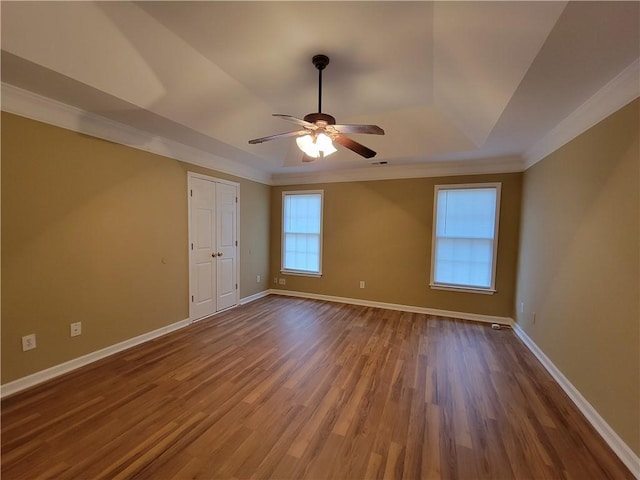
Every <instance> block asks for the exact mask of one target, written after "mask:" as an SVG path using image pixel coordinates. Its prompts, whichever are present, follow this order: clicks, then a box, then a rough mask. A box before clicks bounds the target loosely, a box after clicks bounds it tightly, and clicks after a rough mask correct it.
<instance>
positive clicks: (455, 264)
mask: <svg viewBox="0 0 640 480" xmlns="http://www.w3.org/2000/svg"><path fill="white" fill-rule="evenodd" d="M499 194H500V185H499V184H491V185H483V186H436V198H435V201H436V206H435V214H436V215H435V228H434V252H433V262H432V282H431V283H432V285H434V286H451V287H463V288H464V287H466V288H473V289H486V290H491V291H493V290H494V288H495V255H496V239H497V234H498V208H499V198H500V197H499Z"/></svg>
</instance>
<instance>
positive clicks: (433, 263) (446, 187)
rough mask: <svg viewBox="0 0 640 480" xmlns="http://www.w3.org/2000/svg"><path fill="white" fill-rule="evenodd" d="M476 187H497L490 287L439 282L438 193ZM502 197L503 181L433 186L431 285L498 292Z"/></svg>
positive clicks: (479, 291) (441, 288)
mask: <svg viewBox="0 0 640 480" xmlns="http://www.w3.org/2000/svg"><path fill="white" fill-rule="evenodd" d="M474 189H495V191H496V205H495V211H494V217H495V219H494V224H493V239H492V244H493V245H492V246H493V252H492V259H491V263H492V265H491V285H490V286H489V287H488V288H483V287H476V286H472V285H452V284H447V283H438V282H436V281H435V279H434V274H435V268H436V261H435V260H436V258H435V257H436V231H437V228H436V223H437V221H438V193H439V192H440V190H474ZM501 197H502V183H501V182H489V183H464V184H458V185H456V184H447V185H434V187H433V224H432V225H431V277H430V281H429V286H430V287H431V288H432V289H437V290H452V291H458V292H467V293H482V294H485V295H486V294H489V295H493V294H494V293H495V292H496V265H497V264H498V233H499V226H500V199H501Z"/></svg>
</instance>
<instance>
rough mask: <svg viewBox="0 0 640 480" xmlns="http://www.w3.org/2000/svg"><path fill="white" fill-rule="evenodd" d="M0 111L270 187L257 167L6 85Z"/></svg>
mask: <svg viewBox="0 0 640 480" xmlns="http://www.w3.org/2000/svg"><path fill="white" fill-rule="evenodd" d="M2 110H4V111H5V112H9V113H13V114H16V115H20V116H22V117H27V118H30V119H32V120H37V121H39V122H44V123H48V124H50V125H55V126H57V127H61V128H66V129H67V130H72V131H74V132H80V133H84V134H86V135H91V136H93V137H98V138H104V139H106V140H110V141H112V142H116V143H119V144H122V145H126V146H129V147H132V148H136V149H138V150H144V151H146V152H151V153H155V154H157V155H162V156H163V157H168V158H173V159H175V160H180V161H183V162H187V163H191V164H193V165H199V166H201V167H205V168H210V169H212V170H216V171H218V172H222V173H227V174H229V175H235V176H237V177H240V178H246V179H248V180H253V181H255V182H260V183H264V184H266V185H270V184H271V175H270V174H269V173H267V172H263V171H261V170H258V169H257V168H253V167H250V166H248V165H243V164H240V163H238V162H234V161H232V160H228V159H226V158H222V157H219V156H217V155H213V154H211V153H208V152H205V151H203V150H200V149H197V148H194V147H191V146H189V145H185V144H183V143H180V142H176V141H175V140H170V139H168V138H164V137H160V136H157V135H153V134H150V133H146V132H144V131H142V130H139V129H136V128H133V127H130V126H128V125H125V124H123V123H119V122H115V121H113V120H109V119H108V118H105V117H102V116H100V115H96V114H95V113H91V112H86V111H84V110H81V109H79V108H76V107H72V106H71V105H67V104H65V103H62V102H58V101H56V100H53V99H50V98H47V97H44V96H42V95H38V94H36V93H33V92H29V91H27V90H23V89H21V88H18V87H15V86H13V85H10V84H8V83H2Z"/></svg>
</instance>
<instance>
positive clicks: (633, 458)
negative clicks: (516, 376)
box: [513, 323, 640, 478]
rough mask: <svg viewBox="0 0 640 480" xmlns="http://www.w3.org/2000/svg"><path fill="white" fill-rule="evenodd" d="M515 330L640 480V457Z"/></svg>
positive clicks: (520, 332)
mask: <svg viewBox="0 0 640 480" xmlns="http://www.w3.org/2000/svg"><path fill="white" fill-rule="evenodd" d="M513 330H514V332H515V333H516V335H517V336H518V337H519V338H520V340H522V343H524V344H525V345H526V346H527V347H528V348H529V350H531V352H532V353H533V354H534V355H535V356H536V358H537V359H538V360H540V363H542V365H543V366H544V368H546V369H547V371H548V372H549V373H550V374H551V376H552V377H553V378H554V380H555V381H556V382H558V385H560V387H561V388H562V389H563V390H564V392H565V393H566V394H567V395H568V396H569V398H570V399H571V400H572V401H573V403H575V404H576V406H577V407H578V409H579V410H580V411H581V412H582V414H583V415H584V416H585V417H586V418H587V420H588V421H589V423H591V425H593V428H595V429H596V430H597V431H598V433H599V434H600V436H601V437H602V438H603V439H604V441H605V442H607V444H608V445H609V447H611V450H613V451H614V453H615V454H616V455H617V456H618V457H619V458H620V460H622V462H623V463H624V464H625V465H626V466H627V468H628V469H629V470H630V471H631V473H632V474H633V475H635V477H636V478H640V457H638V455H636V454H635V453H634V452H633V451H632V450H631V448H629V446H628V445H627V444H626V443H625V442H624V441H623V440H622V439H621V438H620V437H619V436H618V434H617V433H616V432H615V431H614V430H613V429H612V428H611V427H610V426H609V424H608V423H607V422H606V421H605V420H604V418H602V417H601V416H600V414H599V413H598V412H597V411H596V409H595V408H593V406H592V405H591V404H590V403H589V402H588V401H587V399H586V398H584V397H583V396H582V394H581V393H580V392H579V391H578V389H577V388H576V387H575V386H574V385H573V384H572V383H571V382H570V381H569V380H568V379H567V377H565V376H564V374H563V373H562V372H561V371H560V370H559V369H558V367H556V366H555V365H554V363H553V362H552V361H551V360H550V359H549V357H547V356H546V355H545V354H544V352H543V351H542V350H540V347H538V345H536V344H535V342H534V341H533V340H531V338H530V337H529V336H528V335H527V334H526V333H525V331H524V330H523V329H522V327H520V325H518V324H517V323H516V324H514V326H513Z"/></svg>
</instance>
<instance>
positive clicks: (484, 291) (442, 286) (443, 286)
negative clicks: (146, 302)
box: [429, 283, 497, 295]
mask: <svg viewBox="0 0 640 480" xmlns="http://www.w3.org/2000/svg"><path fill="white" fill-rule="evenodd" d="M429 287H431V288H432V289H433V290H446V291H449V292H462V293H479V294H481V295H493V294H494V293H496V292H497V290H495V289H493V288H473V287H462V286H459V285H453V284H452V285H449V284H447V283H430V284H429Z"/></svg>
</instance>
